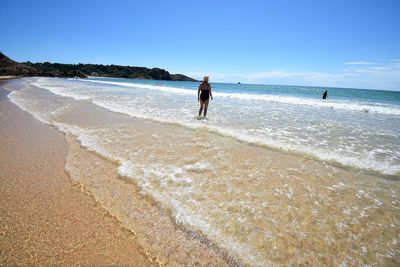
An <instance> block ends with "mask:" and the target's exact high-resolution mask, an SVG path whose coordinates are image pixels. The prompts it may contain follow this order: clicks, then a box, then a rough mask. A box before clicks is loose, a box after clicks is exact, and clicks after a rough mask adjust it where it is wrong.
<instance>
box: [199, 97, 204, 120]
mask: <svg viewBox="0 0 400 267" xmlns="http://www.w3.org/2000/svg"><path fill="white" fill-rule="evenodd" d="M203 105H204V102H203V100H200V109H199V117H200V116H201V112H202V111H203Z"/></svg>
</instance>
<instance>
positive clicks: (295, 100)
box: [86, 80, 400, 115]
mask: <svg viewBox="0 0 400 267" xmlns="http://www.w3.org/2000/svg"><path fill="white" fill-rule="evenodd" d="M86 82H93V83H102V84H110V85H117V86H122V87H131V88H141V89H150V90H158V91H161V92H167V93H174V94H181V95H191V96H196V95H197V92H196V91H194V90H188V89H182V88H177V87H170V86H162V85H149V84H139V83H124V82H110V81H98V80H86ZM213 96H214V97H222V98H233V99H240V100H252V101H254V100H255V101H268V102H275V103H283V104H289V105H303V106H311V107H320V108H334V109H340V110H348V111H356V112H364V113H378V114H384V115H400V109H399V108H398V107H395V106H391V105H376V104H371V103H367V102H350V101H344V100H342V101H334V100H325V101H321V100H320V99H311V98H302V97H290V96H277V95H268V94H248V93H219V92H214V93H213Z"/></svg>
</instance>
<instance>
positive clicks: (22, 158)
mask: <svg viewBox="0 0 400 267" xmlns="http://www.w3.org/2000/svg"><path fill="white" fill-rule="evenodd" d="M1 83H4V82H0V136H1V138H0V148H1V149H0V266H11V265H24V266H39V265H41V266H43V265H45V266H49V265H86V266H87V265H92V266H99V265H129V266H154V265H158V264H157V263H156V262H155V261H153V260H152V259H151V257H150V256H149V255H146V254H145V252H144V251H143V249H142V248H141V247H140V246H139V245H137V244H136V236H135V234H134V233H132V232H131V231H129V230H126V229H125V228H123V227H122V226H121V225H120V223H119V222H118V221H117V220H116V219H115V218H114V217H112V216H110V215H109V214H108V213H107V212H106V211H105V210H104V209H103V208H102V207H101V206H100V205H99V204H98V203H97V202H96V201H95V199H94V198H93V197H92V196H91V195H89V194H86V193H85V191H84V190H83V189H82V187H81V186H79V185H78V184H74V183H73V182H72V180H71V179H70V177H69V176H68V175H67V173H66V172H65V171H64V165H65V159H66V156H67V143H66V141H65V135H63V134H62V133H60V132H58V131H57V130H56V129H54V128H52V127H50V126H47V125H43V124H41V123H40V122H39V121H37V120H35V119H34V118H33V117H32V116H31V115H29V114H28V113H26V112H24V111H22V110H20V109H19V108H18V107H16V106H15V105H14V104H12V103H11V102H10V101H8V100H7V98H6V94H7V92H6V91H5V90H4V89H2V88H1Z"/></svg>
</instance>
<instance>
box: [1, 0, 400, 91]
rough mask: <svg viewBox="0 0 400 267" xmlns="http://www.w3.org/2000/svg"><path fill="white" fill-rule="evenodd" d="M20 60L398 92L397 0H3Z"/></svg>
mask: <svg viewBox="0 0 400 267" xmlns="http://www.w3.org/2000/svg"><path fill="white" fill-rule="evenodd" d="M0 25H1V28H0V29H1V32H0V51H2V52H3V53H5V54H6V55H8V56H10V57H11V58H12V59H14V60H16V61H28V60H29V61H32V62H43V61H50V62H60V63H80V62H81V63H100V64H118V65H131V66H146V67H161V68H165V69H166V70H168V71H170V72H172V73H182V74H186V75H189V76H192V77H195V78H201V77H202V76H203V75H205V74H208V75H210V76H211V81H220V82H226V81H227V82H237V81H241V82H242V83H245V82H248V83H265V84H291V85H315V86H337V87H356V88H376V89H390V90H400V0H274V1H272V0H271V1H268V0H264V1H256V0H254V1H252V0H246V1H245V0H243V1H235V0H230V1H218V0H214V1H189V0H187V1H183V0H182V1H174V0H169V1H167V0H165V1H151V0H144V1H141V0H140V1H134V0H132V1H119V0H113V1H111V0H109V1H102V0H97V1H84V0H80V1H76V0H69V1H63V0H59V1H58V0H51V1H43V0H35V1H34V0H32V1H21V0H0Z"/></svg>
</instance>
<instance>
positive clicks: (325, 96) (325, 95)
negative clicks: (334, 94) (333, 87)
mask: <svg viewBox="0 0 400 267" xmlns="http://www.w3.org/2000/svg"><path fill="white" fill-rule="evenodd" d="M327 97H328V90H325V92H324V94H323V95H322V99H326V98H327Z"/></svg>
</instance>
